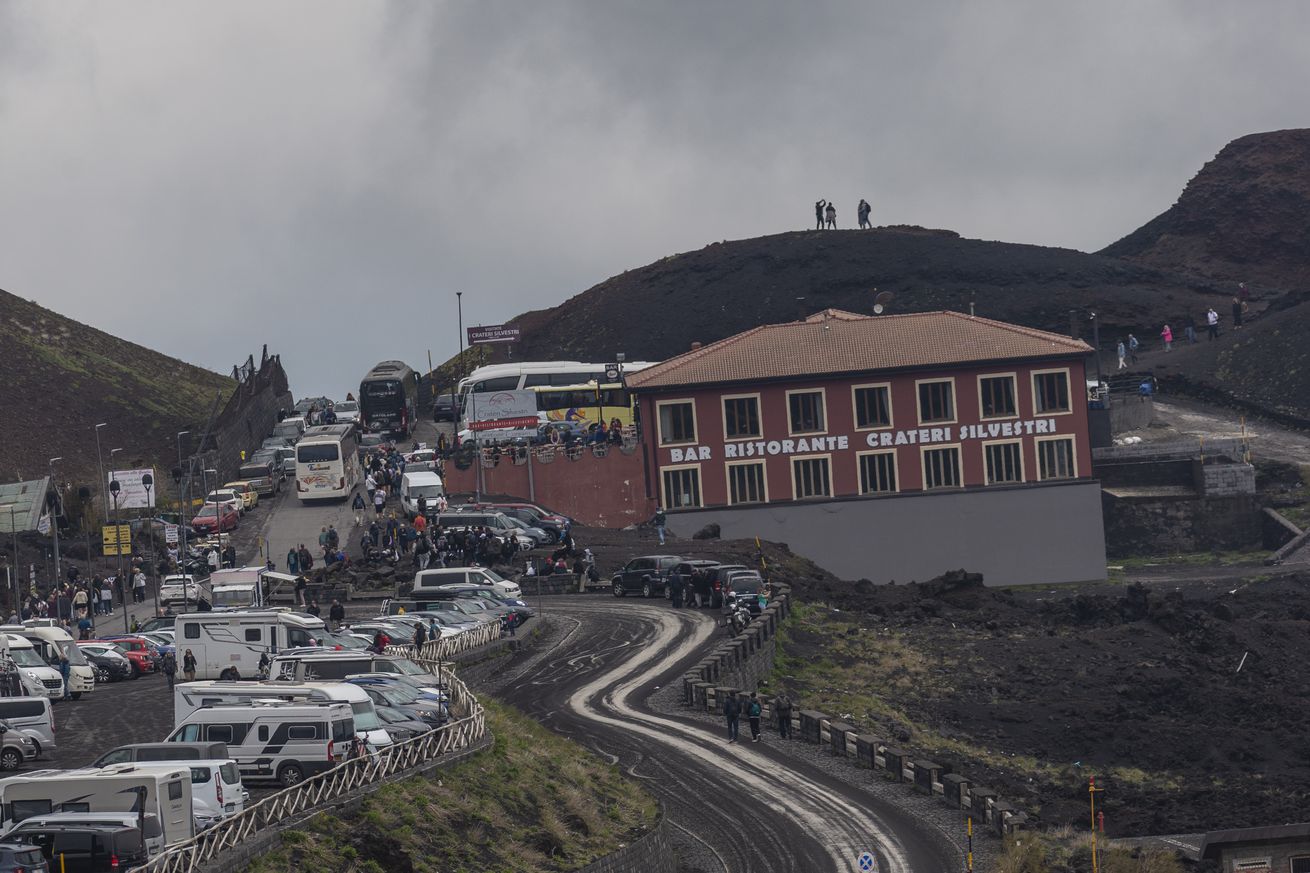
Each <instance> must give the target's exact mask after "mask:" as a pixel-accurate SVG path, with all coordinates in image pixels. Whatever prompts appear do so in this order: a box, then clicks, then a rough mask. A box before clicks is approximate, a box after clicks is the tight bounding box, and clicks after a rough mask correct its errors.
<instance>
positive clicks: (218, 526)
mask: <svg viewBox="0 0 1310 873" xmlns="http://www.w3.org/2000/svg"><path fill="white" fill-rule="evenodd" d="M206 473H213V474H214V484H215V485H217V484H218V471H217V470H214V469H203V468H202V469H201V471H200V489H201V490H202V491H204V492H205V503H206V505H208V503H209V483H208V480H207V479H206V478H205V474H206ZM215 490H217V489H215ZM214 530H215V532H217V534H218V566H219V567H222V566H223V510H222V507H220V506H219V505H218V495H217V494H215V495H214ZM182 587H183V588H185V587H186V585H185V584H184V585H183V586H182Z"/></svg>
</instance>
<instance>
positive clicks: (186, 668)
mask: <svg viewBox="0 0 1310 873" xmlns="http://www.w3.org/2000/svg"><path fill="white" fill-rule="evenodd" d="M182 675H183V676H184V677H185V678H186V681H188V682H194V681H196V656H195V655H193V654H191V650H190V649H187V650H186V654H185V655H183V656H182Z"/></svg>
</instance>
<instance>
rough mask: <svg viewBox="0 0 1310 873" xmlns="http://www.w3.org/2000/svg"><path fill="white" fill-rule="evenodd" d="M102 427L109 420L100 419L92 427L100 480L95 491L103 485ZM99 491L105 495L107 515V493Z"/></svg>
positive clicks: (107, 423)
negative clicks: (94, 435)
mask: <svg viewBox="0 0 1310 873" xmlns="http://www.w3.org/2000/svg"><path fill="white" fill-rule="evenodd" d="M102 427H109V422H107V421H102V422H100V423H99V424H97V425H96V426H95V428H94V430H95V432H96V467H97V468H98V469H99V470H100V482H99V484H97V485H96V490H97V491H99V490H100V489H101V488H104V487H105V459H104V458H103V457H102V456H101V454H100V428H102ZM100 493H101V494H104V495H105V515H108V514H109V495H108V494H107V493H106V492H104V491H101V492H100Z"/></svg>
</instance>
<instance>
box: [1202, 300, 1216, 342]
mask: <svg viewBox="0 0 1310 873" xmlns="http://www.w3.org/2000/svg"><path fill="white" fill-rule="evenodd" d="M1205 327H1206V330H1208V331H1209V332H1210V339H1214V338H1215V337H1217V336H1219V313H1217V312H1215V311H1214V307H1213V306H1211V307H1210V309H1209V311H1208V312H1206V314H1205Z"/></svg>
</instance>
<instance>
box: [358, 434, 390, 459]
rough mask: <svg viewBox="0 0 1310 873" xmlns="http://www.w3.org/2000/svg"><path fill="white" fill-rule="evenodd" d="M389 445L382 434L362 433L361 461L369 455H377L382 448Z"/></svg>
mask: <svg viewBox="0 0 1310 873" xmlns="http://www.w3.org/2000/svg"><path fill="white" fill-rule="evenodd" d="M386 444H387V441H386V439H384V438H383V436H382V434H380V433H362V434H360V435H359V459H360V460H361V461H362V460H364V458H366V457H368V456H369V455H373V454H377V453H378V452H379V451H381V450H382V447H383V446H385V445H386Z"/></svg>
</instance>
